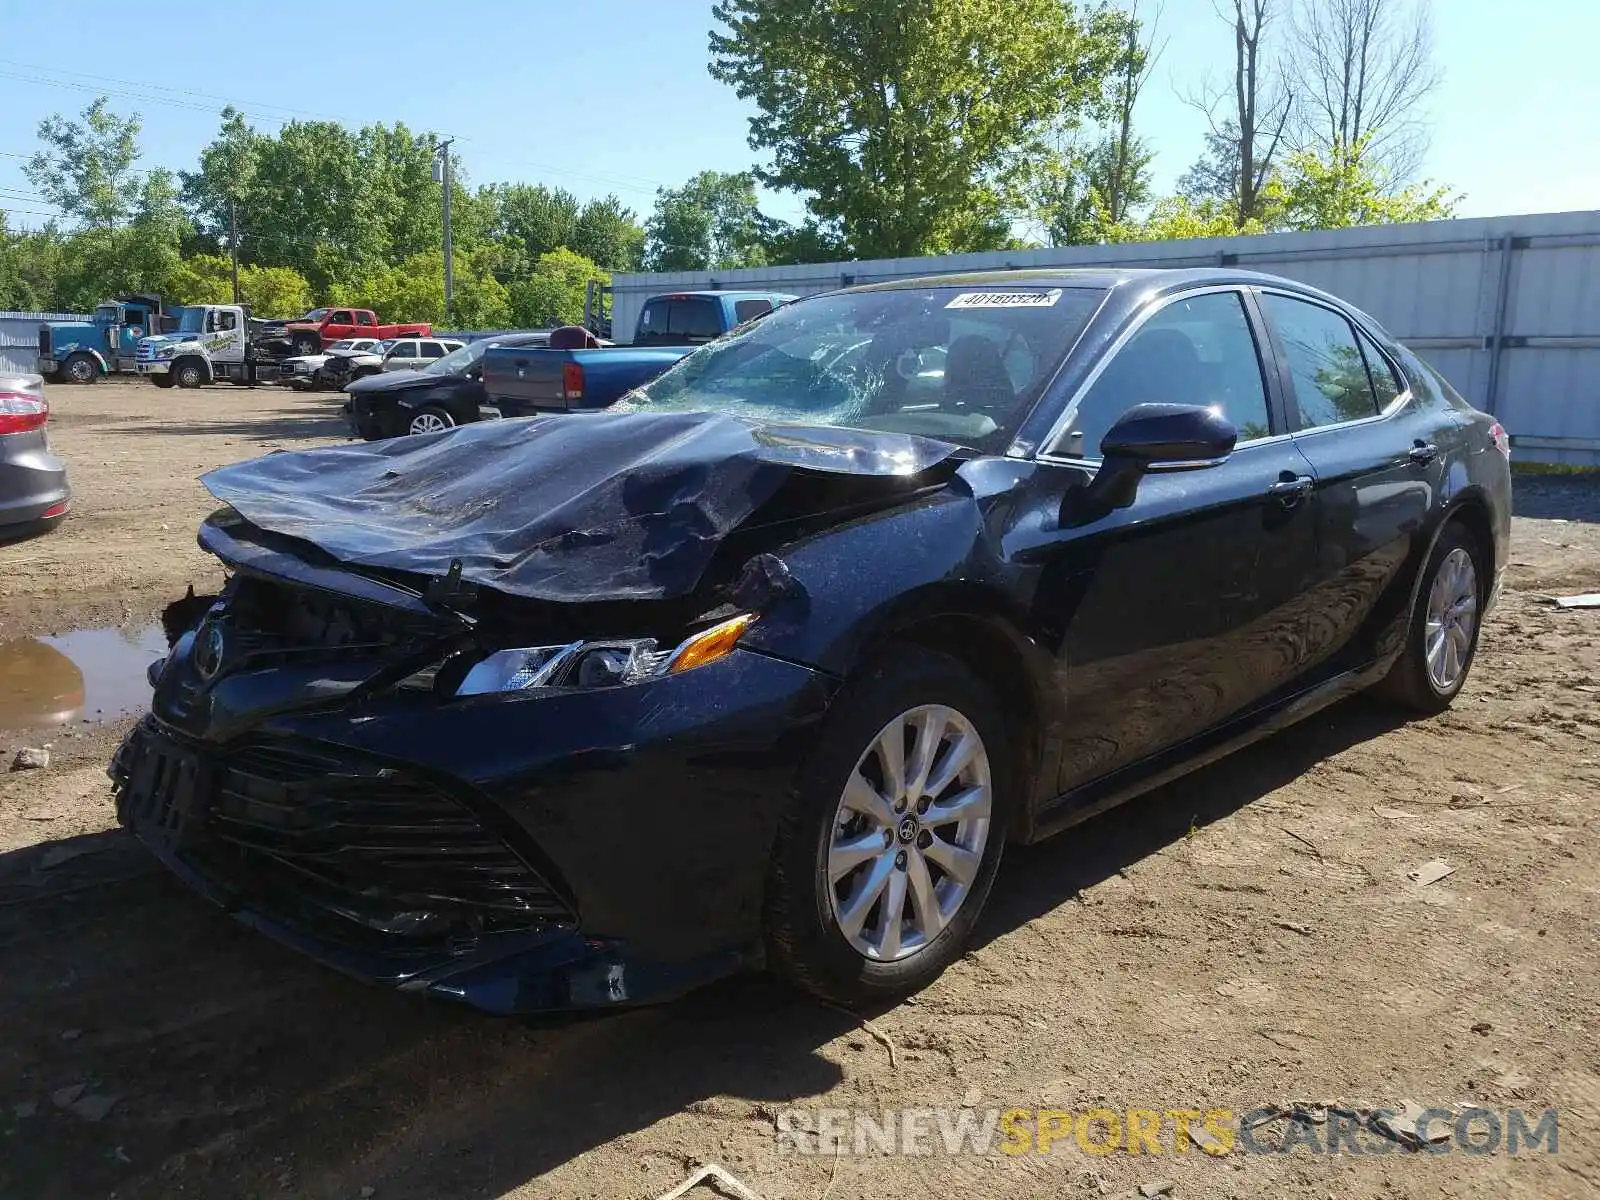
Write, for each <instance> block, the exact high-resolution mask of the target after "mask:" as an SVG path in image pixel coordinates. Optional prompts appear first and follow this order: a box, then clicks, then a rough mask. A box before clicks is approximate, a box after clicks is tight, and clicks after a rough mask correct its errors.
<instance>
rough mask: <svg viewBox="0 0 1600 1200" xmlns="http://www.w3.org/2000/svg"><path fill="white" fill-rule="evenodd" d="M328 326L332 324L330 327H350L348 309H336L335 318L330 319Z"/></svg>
mask: <svg viewBox="0 0 1600 1200" xmlns="http://www.w3.org/2000/svg"><path fill="white" fill-rule="evenodd" d="M328 324H330V325H348V324H350V311H349V310H348V309H344V308H341V309H336V310H335V311H334V314H333V316H331V317H329V318H328Z"/></svg>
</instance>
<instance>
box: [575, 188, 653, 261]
mask: <svg viewBox="0 0 1600 1200" xmlns="http://www.w3.org/2000/svg"><path fill="white" fill-rule="evenodd" d="M569 248H570V249H572V250H575V251H576V252H577V253H579V254H581V255H583V256H584V257H585V258H588V259H592V260H593V261H594V262H596V263H598V264H599V265H600V266H602V267H604V268H605V269H606V270H608V271H637V270H638V269H639V263H640V261H641V260H642V258H643V256H644V230H643V229H642V228H640V226H639V222H638V220H637V219H636V218H635V217H634V215H633V210H632V209H630V208H627V207H624V205H623V203H622V201H621V200H618V199H617V198H616V197H615V196H607V197H606V198H605V199H604V200H591V201H589V203H587V204H585V205H584V206H583V211H582V212H580V213H579V214H578V219H577V221H576V223H575V224H574V226H573V230H572V241H571V243H570V244H569Z"/></svg>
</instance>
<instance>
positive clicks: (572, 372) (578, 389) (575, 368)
mask: <svg viewBox="0 0 1600 1200" xmlns="http://www.w3.org/2000/svg"><path fill="white" fill-rule="evenodd" d="M561 398H562V399H563V400H566V401H568V402H569V403H570V402H571V401H574V400H582V399H583V364H582V363H575V362H569V363H563V364H562V365H561Z"/></svg>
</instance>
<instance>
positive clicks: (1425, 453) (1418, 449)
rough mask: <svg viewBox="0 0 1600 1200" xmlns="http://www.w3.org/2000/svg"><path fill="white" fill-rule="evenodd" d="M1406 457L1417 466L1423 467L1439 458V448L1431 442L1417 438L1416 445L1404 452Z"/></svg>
mask: <svg viewBox="0 0 1600 1200" xmlns="http://www.w3.org/2000/svg"><path fill="white" fill-rule="evenodd" d="M1406 457H1407V458H1409V459H1410V460H1411V461H1412V462H1414V463H1416V464H1417V465H1418V466H1424V465H1426V464H1427V463H1431V462H1432V461H1433V460H1434V459H1436V458H1438V457H1439V447H1437V446H1435V445H1434V444H1433V443H1432V442H1424V441H1422V440H1421V439H1420V438H1419V439H1418V440H1417V442H1416V444H1415V445H1413V446H1412V447H1411V449H1409V450H1407V451H1406Z"/></svg>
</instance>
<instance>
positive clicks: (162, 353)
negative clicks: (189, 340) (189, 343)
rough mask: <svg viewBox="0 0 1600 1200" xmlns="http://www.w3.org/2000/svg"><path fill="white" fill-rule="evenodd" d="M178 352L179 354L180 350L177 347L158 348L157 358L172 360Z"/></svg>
mask: <svg viewBox="0 0 1600 1200" xmlns="http://www.w3.org/2000/svg"><path fill="white" fill-rule="evenodd" d="M177 352H178V348H177V347H176V346H157V347H156V357H157V358H171V357H172V356H173V355H174V354H176V353H177Z"/></svg>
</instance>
